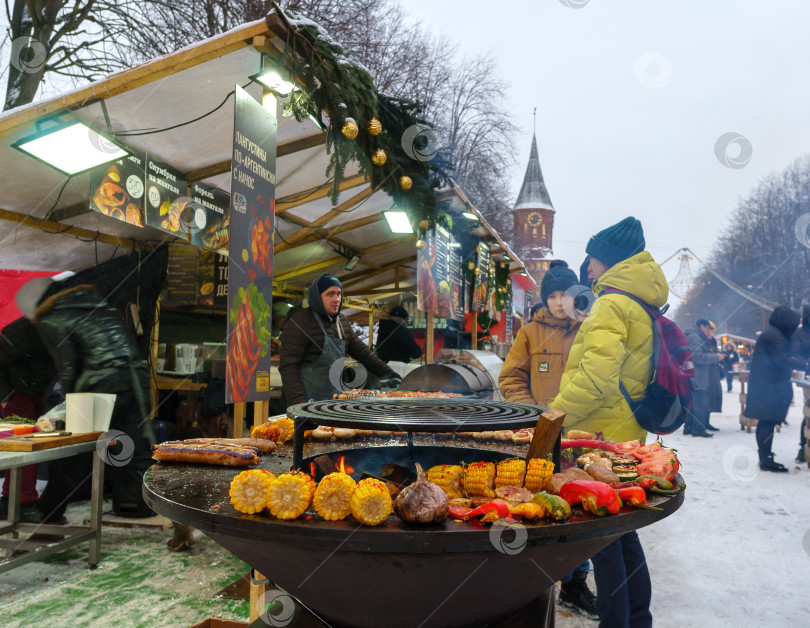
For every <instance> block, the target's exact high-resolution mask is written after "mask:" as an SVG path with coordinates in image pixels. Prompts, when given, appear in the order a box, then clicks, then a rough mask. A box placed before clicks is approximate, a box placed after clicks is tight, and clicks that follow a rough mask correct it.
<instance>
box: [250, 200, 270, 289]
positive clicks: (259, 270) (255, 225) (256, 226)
mask: <svg viewBox="0 0 810 628" xmlns="http://www.w3.org/2000/svg"><path fill="white" fill-rule="evenodd" d="M256 205H258V206H259V207H257V206H256ZM256 205H254V204H251V205H250V215H251V219H250V228H249V229H248V233H249V242H248V247H247V248H245V249H242V261H243V262H245V263H246V264H248V263H249V264H251V265H252V266H253V267H252V268H250V269H248V279H249V280H250V281H253V280H255V279H256V277H257V276H259V277H270V276H272V274H273V216H274V212H275V210H276V199H275V198H271V199H270V207H269V210H270V211H269V213H268V211H267V209H268V208H267V202H266V201H265V200H264V199H263V198H262V197H261V195H259V196H258V197H257V198H256Z"/></svg>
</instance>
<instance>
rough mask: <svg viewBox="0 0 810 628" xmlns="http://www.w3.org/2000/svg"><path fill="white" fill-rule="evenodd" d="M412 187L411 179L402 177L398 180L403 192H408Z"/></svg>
mask: <svg viewBox="0 0 810 628" xmlns="http://www.w3.org/2000/svg"><path fill="white" fill-rule="evenodd" d="M412 185H413V179H411V178H410V177H409V176H402V177H400V178H399V187H401V188H402V189H403V190H410V189H411V186H412Z"/></svg>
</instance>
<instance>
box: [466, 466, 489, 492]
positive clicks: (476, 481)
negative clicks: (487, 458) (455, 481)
mask: <svg viewBox="0 0 810 628" xmlns="http://www.w3.org/2000/svg"><path fill="white" fill-rule="evenodd" d="M494 484H495V463H494V462H473V463H472V464H471V465H470V466H468V467H467V471H466V473H465V474H464V491H465V492H466V493H467V495H468V496H469V497H494V496H495V490H494V486H493V485H494Z"/></svg>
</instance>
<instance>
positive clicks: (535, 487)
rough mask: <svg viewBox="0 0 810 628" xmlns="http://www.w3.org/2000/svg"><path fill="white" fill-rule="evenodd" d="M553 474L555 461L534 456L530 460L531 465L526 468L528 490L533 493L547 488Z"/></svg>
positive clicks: (526, 486)
mask: <svg viewBox="0 0 810 628" xmlns="http://www.w3.org/2000/svg"><path fill="white" fill-rule="evenodd" d="M553 474H554V463H553V462H551V461H550V460H546V459H545V458H532V459H531V460H529V465H528V467H527V468H526V484H525V488H526V490H527V491H531V492H532V493H539V492H540V491H543V490H545V488H546V485H547V484H548V481H549V480H550V479H551V476H552V475H553Z"/></svg>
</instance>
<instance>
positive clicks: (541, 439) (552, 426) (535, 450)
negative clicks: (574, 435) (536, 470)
mask: <svg viewBox="0 0 810 628" xmlns="http://www.w3.org/2000/svg"><path fill="white" fill-rule="evenodd" d="M564 421H565V412H563V411H562V410H557V409H556V408H549V409H548V410H546V411H545V412H543V414H541V415H540V418H539V419H537V427H535V428H534V436H532V442H531V444H530V445H529V453H527V454H526V462H527V463H528V462H529V460H531V459H532V458H545V457H546V456H548V455H549V454H550V453H551V450H552V449H554V445H555V444H556V443H557V437H558V436H559V435H560V430H562V426H563V422H564Z"/></svg>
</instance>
